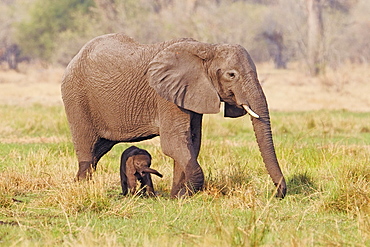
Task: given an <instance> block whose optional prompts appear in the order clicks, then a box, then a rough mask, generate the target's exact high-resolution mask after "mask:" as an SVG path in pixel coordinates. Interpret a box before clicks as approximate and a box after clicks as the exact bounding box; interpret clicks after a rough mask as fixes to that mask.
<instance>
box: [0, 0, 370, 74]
mask: <svg viewBox="0 0 370 247" xmlns="http://www.w3.org/2000/svg"><path fill="white" fill-rule="evenodd" d="M321 2H322V3H323V10H322V15H323V24H324V36H323V39H324V47H323V51H322V54H321V55H322V57H323V60H324V65H323V66H324V67H325V66H327V65H329V66H331V67H334V68H336V67H338V66H340V65H341V64H344V63H346V62H347V61H351V62H356V63H368V62H369V60H370V57H369V55H368V54H370V52H369V46H368V43H367V42H366V41H367V37H368V30H370V29H369V27H368V25H369V24H368V18H367V14H368V12H369V8H370V4H369V1H367V0H356V1H351V0H324V1H321ZM0 13H2V15H0V16H2V17H0V20H3V23H1V21H0V23H1V24H0V26H1V27H2V31H0V44H1V43H2V45H11V44H13V43H16V44H18V45H19V46H20V48H21V50H22V51H23V54H28V55H29V56H31V57H32V58H34V59H35V58H36V59H41V60H43V61H46V62H51V63H58V64H62V65H66V64H67V63H68V62H69V61H70V59H71V58H72V57H73V55H74V54H76V53H77V51H78V50H79V49H80V48H81V47H82V45H83V44H84V43H86V42H87V41H88V40H90V39H91V38H93V37H95V36H98V35H101V34H105V33H111V32H124V33H127V34H129V35H130V36H132V37H134V38H135V39H136V40H138V41H140V42H142V43H152V42H157V41H163V40H168V39H171V38H179V37H192V38H195V39H197V40H199V41H202V42H213V43H222V42H227V43H239V44H241V45H243V46H245V47H246V48H247V50H248V51H250V53H251V55H252V57H253V59H254V60H255V61H257V62H264V61H268V60H271V59H273V60H274V61H275V62H277V63H278V62H281V63H282V64H283V65H282V66H281V67H282V68H284V67H285V66H286V64H287V65H288V67H289V62H290V63H291V62H295V61H299V62H300V63H301V64H307V63H308V61H307V54H308V53H307V52H308V50H307V49H308V43H307V40H308V34H307V33H308V29H307V8H306V1H305V0H296V1H294V3H292V2H291V0H237V1H235V0H222V1H220V0H202V1H200V0H186V1H175V0H156V1H151V0H138V1H136V0H83V1H79V0H63V1H55V0H53V1H42V0H29V1H26V0H12V1H5V2H4V1H2V2H0ZM3 14H4V15H3ZM5 41H6V42H5ZM5 48H6V47H5Z"/></svg>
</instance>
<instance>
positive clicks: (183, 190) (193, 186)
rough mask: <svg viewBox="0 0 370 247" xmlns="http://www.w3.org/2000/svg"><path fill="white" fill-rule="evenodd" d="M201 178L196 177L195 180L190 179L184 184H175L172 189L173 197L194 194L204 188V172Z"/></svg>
mask: <svg viewBox="0 0 370 247" xmlns="http://www.w3.org/2000/svg"><path fill="white" fill-rule="evenodd" d="M201 175H202V176H201V178H199V177H198V178H197V179H194V180H195V181H194V180H193V181H192V180H190V181H188V182H186V183H184V184H182V185H179V184H178V185H177V186H173V188H172V191H171V197H172V198H181V197H184V196H192V195H194V194H195V193H197V192H198V191H201V190H202V189H203V184H204V177H203V172H202V173H201Z"/></svg>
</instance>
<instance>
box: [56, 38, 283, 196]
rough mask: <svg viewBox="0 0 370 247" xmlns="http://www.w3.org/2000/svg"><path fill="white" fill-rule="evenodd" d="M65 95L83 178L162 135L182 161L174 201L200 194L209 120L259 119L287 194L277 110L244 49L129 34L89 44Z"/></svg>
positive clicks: (272, 170)
mask: <svg viewBox="0 0 370 247" xmlns="http://www.w3.org/2000/svg"><path fill="white" fill-rule="evenodd" d="M62 97H63V101H64V106H65V110H66V114H67V118H68V121H69V125H70V128H71V132H72V137H73V143H74V146H75V150H76V153H77V158H78V162H79V170H78V173H77V178H78V179H86V178H90V177H91V174H92V172H93V170H95V169H96V165H97V163H98V161H99V159H100V158H101V157H102V156H103V155H104V154H105V153H107V152H108V151H109V150H110V149H111V148H112V147H113V146H114V145H115V144H117V143H119V142H136V141H141V140H146V139H150V138H153V137H155V136H160V139H161V148H162V150H163V152H164V153H165V154H166V155H168V156H170V157H171V158H173V159H174V176H173V186H172V190H171V196H172V197H176V196H182V195H184V194H192V193H194V192H196V191H198V190H200V189H201V188H202V186H203V183H204V175H203V171H202V169H201V167H200V166H199V164H198V161H197V157H198V154H199V149H200V145H201V125H202V116H203V114H205V113H218V112H219V111H220V103H221V101H223V102H225V116H226V117H240V116H243V115H245V114H246V113H247V112H248V113H249V114H250V115H251V119H252V123H253V128H254V131H255V135H256V138H257V142H258V145H259V148H260V151H261V154H262V157H263V161H264V163H265V165H266V168H267V170H268V172H269V174H270V176H271V178H272V180H273V182H274V184H275V185H276V186H277V196H278V197H280V198H283V197H284V196H285V194H286V183H285V179H284V177H283V174H282V172H281V170H280V167H279V163H278V160H277V158H276V154H275V149H274V145H273V140H272V134H271V127H270V117H269V111H268V107H267V103H266V99H265V95H264V93H263V91H262V88H261V86H260V84H259V81H258V78H257V73H256V67H255V65H254V63H253V61H252V59H251V57H250V56H249V54H248V52H247V51H246V50H245V49H244V48H243V47H242V46H240V45H229V44H207V43H201V42H198V41H196V40H193V39H177V40H171V41H167V42H162V43H156V44H146V45H143V44H139V43H137V42H136V41H134V40H133V39H132V38H130V37H128V36H126V35H124V34H108V35H104V36H100V37H97V38H95V39H93V40H91V41H90V42H88V43H87V44H86V45H85V46H84V47H83V48H82V49H81V50H80V52H79V53H78V54H77V55H76V56H75V57H74V58H73V59H72V61H71V62H70V64H69V65H68V67H67V69H66V72H65V75H64V77H63V83H62Z"/></svg>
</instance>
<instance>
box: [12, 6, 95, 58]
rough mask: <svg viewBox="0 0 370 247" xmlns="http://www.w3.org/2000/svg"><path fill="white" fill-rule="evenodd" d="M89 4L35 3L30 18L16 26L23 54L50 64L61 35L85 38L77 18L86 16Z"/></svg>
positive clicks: (82, 27) (30, 11)
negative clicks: (74, 34)
mask: <svg viewBox="0 0 370 247" xmlns="http://www.w3.org/2000/svg"><path fill="white" fill-rule="evenodd" d="M93 3H94V2H93V1H92V0H83V1H80V0H63V1H46V2H45V1H42V0H37V1H35V2H34V4H33V5H32V6H31V8H30V10H29V18H26V19H24V20H23V21H22V22H20V23H19V24H18V35H17V37H18V42H19V44H20V45H21V47H22V50H23V52H24V53H25V54H27V55H30V56H32V57H35V58H40V59H43V60H46V61H52V58H53V54H54V52H55V50H56V47H57V44H58V39H59V38H60V37H61V35H63V33H64V32H66V31H69V30H73V31H74V32H80V33H79V35H81V36H83V35H84V26H81V25H79V24H80V23H79V18H83V16H85V15H87V14H88V12H89V11H90V8H91V7H92V6H93Z"/></svg>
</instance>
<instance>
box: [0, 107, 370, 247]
mask: <svg viewBox="0 0 370 247" xmlns="http://www.w3.org/2000/svg"><path fill="white" fill-rule="evenodd" d="M0 116H1V122H0V246H370V166H369V163H370V125H369V122H370V114H369V113H353V112H348V111H309V112H301V113H298V112H295V113H294V112H291V113H283V112H272V125H273V132H274V138H275V145H276V150H277V155H278V158H279V160H280V164H281V167H282V170H283V172H284V174H285V176H286V178H287V180H288V186H289V191H288V196H287V197H286V198H285V199H284V200H278V199H275V198H274V197H273V189H274V187H273V185H272V182H271V180H270V178H269V176H268V175H267V173H266V170H265V168H264V166H263V163H262V160H261V157H260V154H259V151H258V148H257V144H256V142H255V138H254V134H253V131H252V127H251V124H250V121H249V119H248V118H247V117H244V118H240V119H224V118H223V117H222V116H221V115H208V116H205V120H204V125H203V126H204V128H203V130H204V133H203V144H202V150H201V154H200V157H199V161H200V163H201V165H202V167H203V170H204V172H205V176H206V185H205V189H204V191H202V192H200V193H198V194H197V195H195V196H193V197H191V198H184V199H179V200H173V199H170V198H169V190H170V187H171V179H172V161H171V160H170V159H169V158H168V157H166V156H164V155H163V153H162V152H161V149H160V146H159V140H158V139H153V140H151V141H147V142H142V143H137V144H136V145H138V146H140V147H142V148H145V149H147V150H148V151H149V152H150V153H151V154H152V155H153V168H155V169H158V170H159V171H160V172H161V173H162V174H164V178H163V179H160V178H157V177H154V178H153V179H154V183H155V187H156V190H157V191H158V194H159V196H158V197H157V198H155V199H153V198H139V197H133V196H128V197H123V196H121V195H120V184H119V173H118V169H119V156H120V153H121V152H122V151H123V150H124V149H125V148H126V147H128V146H129V145H128V144H119V145H116V146H115V147H114V148H113V149H112V151H111V152H109V153H108V154H107V155H106V156H104V157H103V158H102V160H101V161H100V163H99V165H98V169H97V172H96V173H95V174H94V180H93V181H92V182H81V183H76V182H74V180H73V178H74V176H75V173H76V171H77V162H76V157H75V154H74V150H73V145H72V143H71V137H70V133H69V129H68V125H67V122H66V119H65V114H64V110H63V107H62V106H44V105H40V104H35V105H32V106H7V105H2V106H0Z"/></svg>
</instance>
